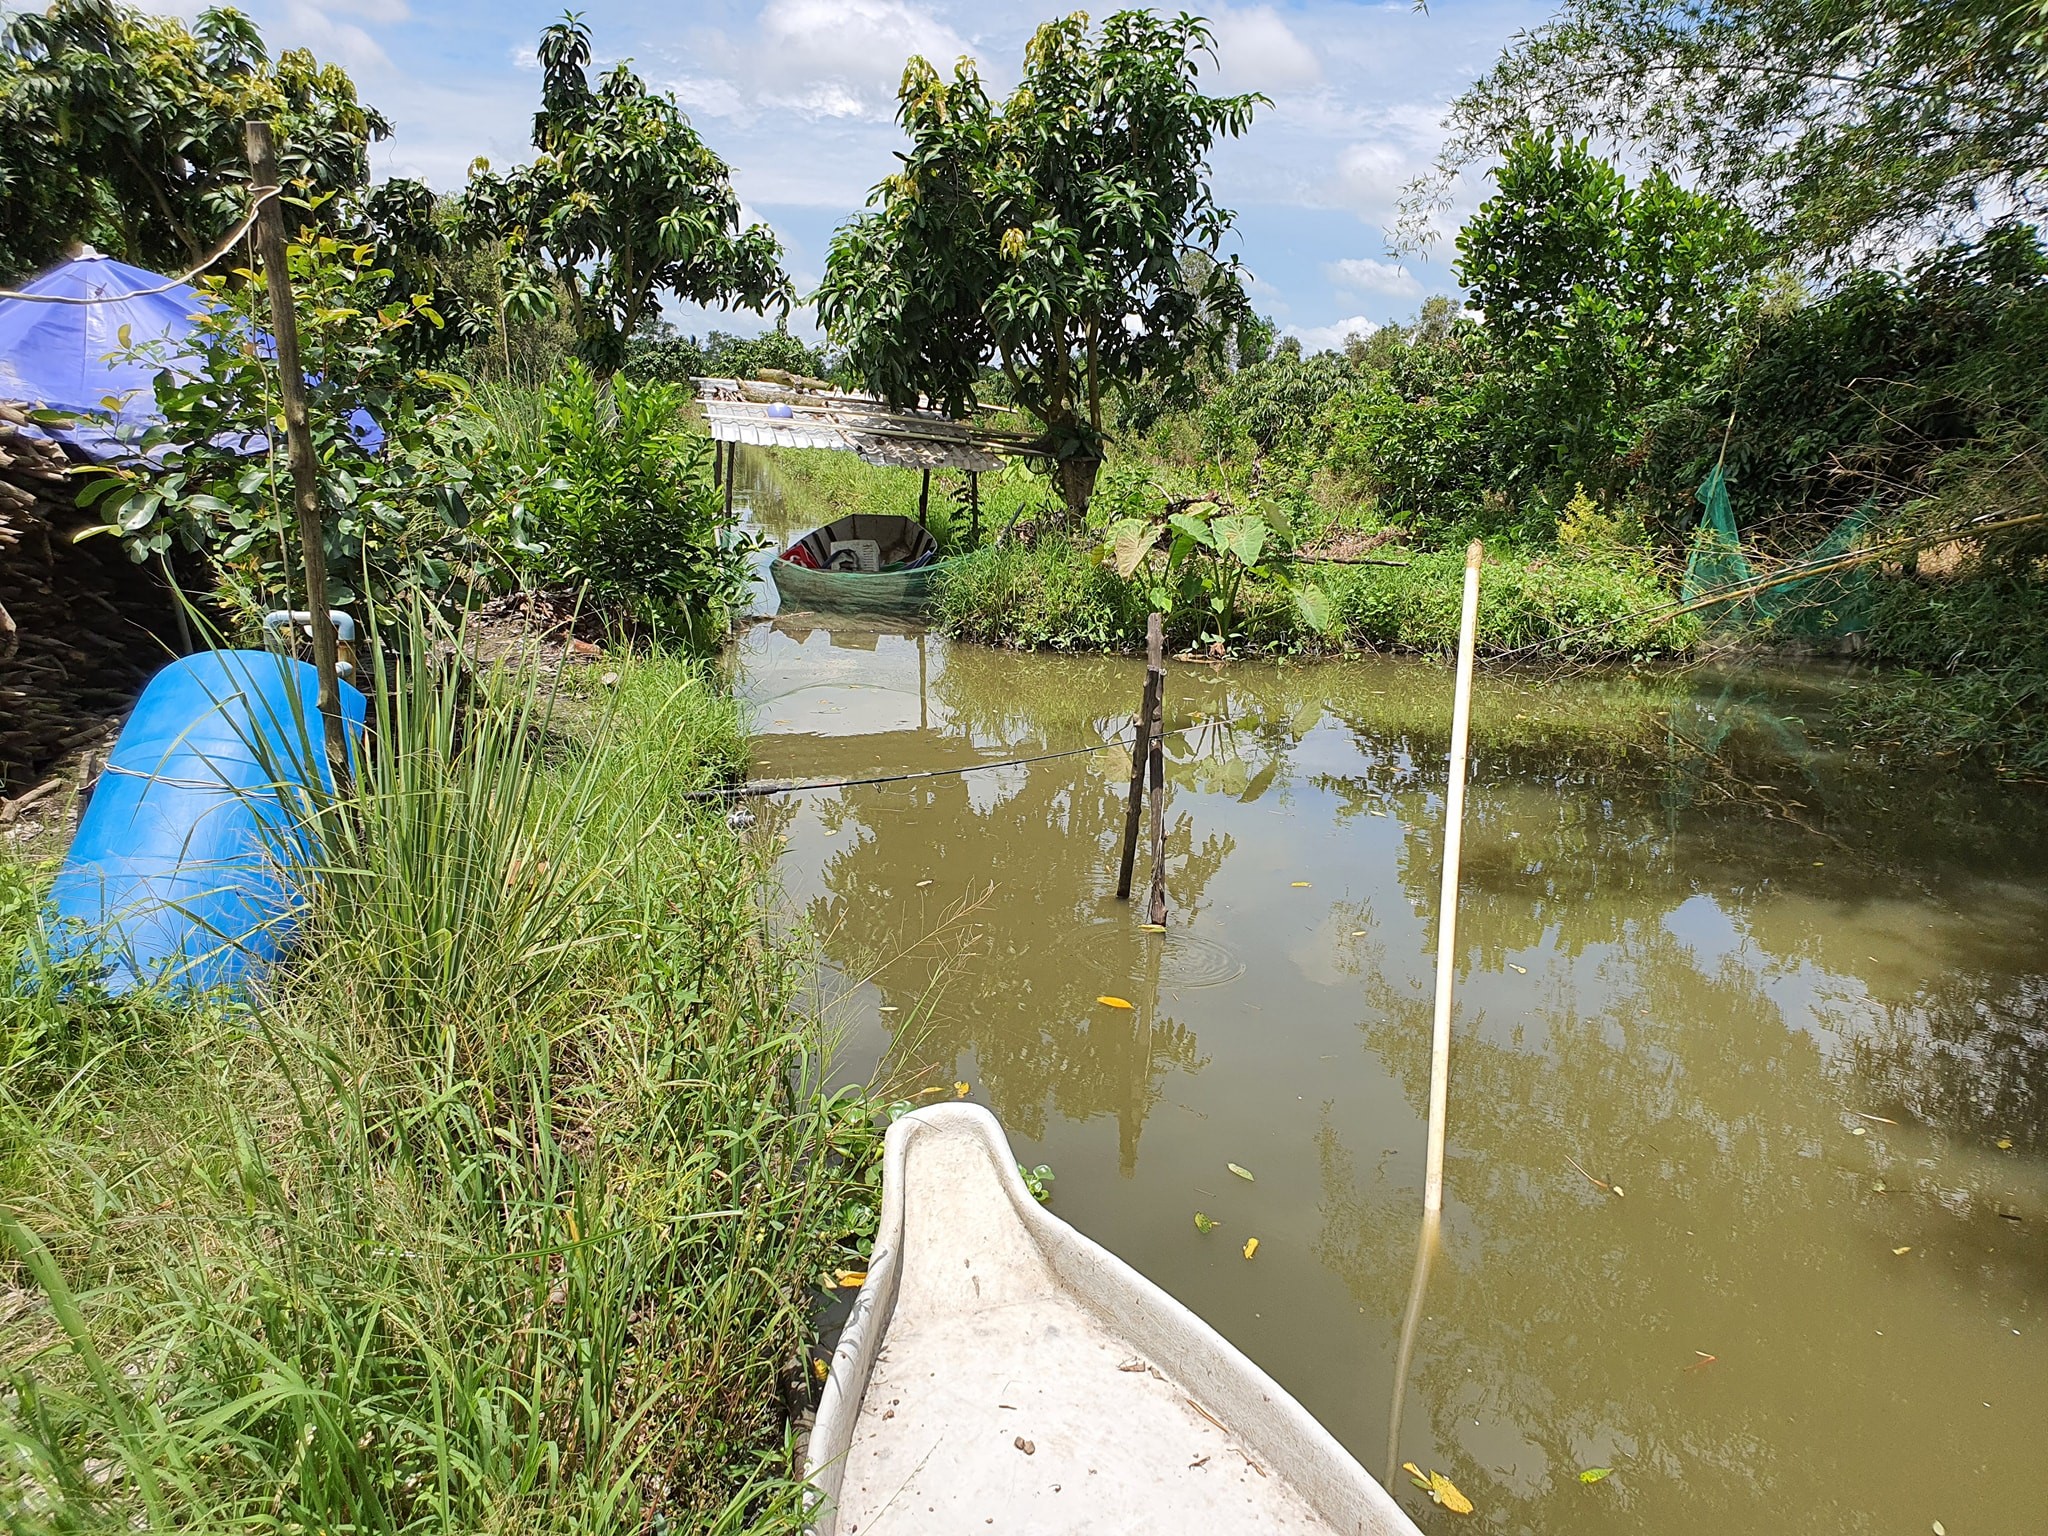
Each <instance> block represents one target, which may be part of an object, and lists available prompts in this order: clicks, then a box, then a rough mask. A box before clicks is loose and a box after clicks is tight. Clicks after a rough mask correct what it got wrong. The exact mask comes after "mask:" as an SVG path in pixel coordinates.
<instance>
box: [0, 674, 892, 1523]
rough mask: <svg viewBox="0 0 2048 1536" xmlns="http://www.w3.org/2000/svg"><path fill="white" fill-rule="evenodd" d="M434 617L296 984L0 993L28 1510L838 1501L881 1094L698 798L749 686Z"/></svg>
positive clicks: (445, 1512)
mask: <svg viewBox="0 0 2048 1536" xmlns="http://www.w3.org/2000/svg"><path fill="white" fill-rule="evenodd" d="M441 654H442V655H443V656H444V657H445V654H446V652H445V650H444V651H443V652H442V653H441ZM408 655H409V656H410V657H411V658H412V659H411V660H408V661H405V662H401V663H396V664H394V665H393V666H392V668H391V669H390V670H389V671H386V672H385V673H384V675H381V676H380V677H379V678H378V683H379V694H380V696H381V697H382V698H384V699H386V700H388V701H389V703H388V705H387V707H386V711H385V714H384V716H383V718H382V721H381V728H380V729H379V731H378V732H377V733H376V735H375V736H374V737H373V739H372V741H371V743H370V744H369V746H368V748H367V750H366V752H365V754H364V760H363V762H362V764H361V767H360V772H359V774H358V777H357V783H356V794H355V796H354V799H353V800H352V801H351V802H350V803H349V804H348V805H346V806H344V807H339V808H335V809H334V810H332V811H330V812H328V813H327V814H326V815H325V816H324V817H323V818H322V819H321V820H320V821H319V822H318V824H317V825H316V826H315V828H314V834H315V835H314V838H313V844H314V848H315V850H316V851H315V853H314V855H313V863H314V865H315V872H316V873H317V875H318V883H317V886H316V888H315V895H314V897H313V899H312V901H311V904H310V909H309V911H308V912H307V913H306V917H305V922H304V926H303V929H302V938H301V941H300V944H299V946H298V949H297V951H296V955H295V959H294V960H293V961H292V963H291V965H290V967H289V969H288V970H286V971H285V972H283V973H282V974H279V975H277V976H276V977H275V978H274V980H273V983H272V985H271V986H270V988H269V989H268V992H267V994H266V995H265V996H264V997H262V998H261V999H260V1000H258V1001H257V1002H255V1003H253V1004H235V1003H231V1002H228V1001H225V1000H216V1001H214V1002H210V1003H207V1004H203V1005H198V1006H191V1007H184V1008H179V1009H171V1008H167V1007H165V1006H163V1005H162V1004H160V1003H157V1002H153V1001H150V1000H147V999H143V1000H138V1001H133V1002H125V1003H122V1004H119V1005H108V1004H105V1003H104V1001H100V1002H97V1003H96V1002H95V1001H94V1000H93V999H92V998H91V996H90V993H89V991H87V992H81V991H79V989H78V988H76V987H75V986H74V987H73V988H72V990H71V991H70V992H69V993H66V992H65V991H64V990H63V989H62V988H61V987H57V986H52V987H48V988H45V989H44V990H43V991H42V992H39V993H37V994H35V995H34V996H31V997H28V998H23V999H16V1000H14V1001H11V1002H7V1003H4V1004H0V1010H4V1011H0V1043H4V1044H5V1046H6V1049H5V1050H4V1051H0V1060H6V1061H8V1062H9V1063H10V1065H9V1067H8V1068H7V1075H6V1077H5V1078H4V1079H0V1136H4V1137H5V1142H4V1146H5V1147H6V1149H7V1150H6V1168H7V1172H8V1175H9V1184H8V1194H7V1196H6V1208H5V1213H4V1227H5V1230H4V1236H0V1256H5V1257H0V1371H4V1375H5V1379H4V1385H0V1524H4V1525H6V1527H7V1528H8V1529H11V1530H47V1531H53V1532H55V1531H74V1530H76V1531H84V1530H98V1529H113V1528H127V1527H130V1526H131V1525H134V1524H145V1525H147V1526H148V1527H149V1528H151V1529H164V1528H189V1529H204V1530H244V1529H246V1530H280V1531H282V1530H295V1531H314V1530H318V1531H330V1530H334V1531H338V1530H350V1531H379V1532H401V1531H403V1532H411V1531H457V1530H460V1531H562V1532H597V1531H628V1530H633V1531H639V1530H649V1529H654V1530H671V1531H676V1530H690V1531H699V1530H704V1531H734V1532H737V1531H742V1530H745V1531H770V1530H794V1529H796V1528H797V1527H798V1526H799V1525H800V1524H801V1518H800V1507H799V1494H798V1490H797V1487H796V1485H795V1483H794V1481H793V1475H792V1474H793V1471H794V1468H793V1465H792V1447H791V1442H790V1435H791V1430H790V1424H791V1420H792V1416H793V1412H794V1410H795V1409H796V1408H797V1407H799V1406H800V1404H801V1401H802V1397H803V1387H802V1385H801V1384H802V1382H803V1380H804V1374H805V1370H806V1366H807V1354H806V1352H807V1348H808V1345H809V1343H810V1340H811V1336H812V1318H813V1310H814V1309H813V1305H812V1302H813V1298H814V1296H815V1294H816V1293H815V1286H816V1284H817V1283H818V1281H819V1279H820V1277H822V1276H823V1275H824V1274H825V1273H827V1272H828V1271H829V1270H830V1269H831V1268H833V1267H834V1266H835V1263H837V1262H840V1261H842V1260H843V1258H844V1256H845V1254H844V1250H843V1247H842V1239H844V1238H846V1237H847V1236H848V1234H849V1233H850V1232H851V1231H853V1230H854V1229H856V1228H859V1227H861V1226H862V1225H863V1224H864V1223H865V1222H866V1221H868V1220H869V1219H871V1216H870V1212H869V1210H868V1206H869V1204H870V1190H869V1186H868V1184H867V1183H865V1182H864V1179H865V1178H866V1177H867V1176H868V1175H869V1173H870V1171H871V1154H872V1151H873V1132H872V1130H871V1129H870V1128H869V1125H868V1121H867V1117H866V1114H865V1111H864V1109H863V1107H862V1106H861V1105H860V1104H859V1103H858V1102H856V1101H853V1100H850V1099H838V1100H826V1099H823V1098H821V1097H820V1096H819V1095H818V1094H817V1093H816V1092H815V1091H814V1090H813V1089H812V1087H811V1086H810V1085H811V1084H812V1083H814V1082H815V1081H816V1080H817V1075H818V1073H817V1067H818V1062H819V1060H820V1055H821V1051H822V1045H823V1042H821V1041H820V1040H819V1039H818V1038H817V1035H816V1032H815V1030H814V1028H813V1027H812V1026H811V1024H810V1023H809V1022H808V1021H807V1020H806V1019H805V1018H803V1017H802V1016H801V1014H800V1012H799V1010H798V1009H797V1007H796V1005H795V995H796V986H795V978H794V976H793V975H792V961H791V957H790V956H788V955H787V954H784V953H782V952H780V951H778V950H777V949H776V948H775V947H774V946H772V945H771V944H769V943H768V942H767V941H766V939H765V938H764V936H763V927H762V922H761V917H762V913H761V908H760V891H761V882H762V877H763V874H764V869H763V866H762V862H761V860H760V859H759V858H758V857H757V856H756V855H755V853H754V852H753V851H752V850H750V849H749V848H748V847H746V846H745V845H744V844H743V843H742V841H741V840H740V838H739V837H738V836H737V835H736V834H735V833H733V832H732V831H731V830H729V829H728V828H727V826H726V825H725V822H724V820H723V816H722V813H721V811H720V810H719V809H718V808H717V806H716V803H715V802H712V803H706V802H703V801H692V800H688V799H685V798H684V796H685V795H686V794H687V792H688V791H690V790H692V789H695V788H698V787H701V786H703V785H706V784H709V783H711V782H714V781H715V780H717V779H719V778H721V777H722V776H724V775H726V774H727V773H729V772H730V771H731V770H732V769H733V767H734V766H735V765H736V764H737V763H738V762H739V761H740V756H741V751H742V738H741V735H740V725H739V721H738V717H737V714H736V712H735V707H734V705H733V703H732V701H731V700H730V699H729V698H727V697H725V696H723V695H721V694H720V693H718V692H717V691H716V690H715V689H714V688H713V687H712V686H711V684H710V682H709V680H708V679H707V677H706V676H705V675H704V674H703V673H702V672H700V671H699V670H697V669H696V668H694V667H692V666H690V665H687V664H684V663H682V662H679V661H676V660H673V659H668V658H662V657H655V658H651V659H644V660H641V661H634V662H621V663H619V664H618V670H619V672H620V678H619V682H618V686H617V688H616V690H612V691H603V692H601V693H600V694H599V695H598V696H596V697H592V698H577V697H573V696H569V695H566V694H563V693H558V692H553V691H550V690H548V689H547V688H545V687H543V686H540V685H539V684H537V683H536V681H535V680H533V679H530V678H529V679H526V680H523V681H522V680H518V679H512V678H507V677H502V676H501V677H497V678H494V679H490V680H487V682H486V683H485V684H484V685H483V686H482V687H481V688H478V687H476V686H473V685H472V684H469V683H465V682H464V681H463V680H461V679H460V678H458V677H457V676H456V675H455V674H454V672H453V670H452V669H451V668H449V667H448V666H447V665H446V664H445V662H443V663H436V662H435V660H434V659H433V658H434V655H435V651H434V648H433V647H431V646H425V645H415V646H413V647H411V648H410V649H409V651H408ZM10 878H11V880H12V884H11V885H10V886H8V887H7V888H8V889H11V890H15V891H19V890H21V889H24V888H25V886H24V883H23V881H22V878H21V876H20V875H19V873H18V872H17V873H16V874H15V875H14V876H12V877H10ZM22 907H23V903H22V902H21V901H20V900H19V899H16V900H14V901H13V902H12V904H11V905H8V904H5V903H0V913H5V914H7V916H6V917H5V921H7V922H8V923H9V924H10V925H11V928H12V933H11V935H9V937H11V938H12V940H13V941H14V942H13V943H12V944H10V945H0V965H6V966H7V967H8V968H9V969H10V970H11V969H12V967H13V963H14V962H13V960H12V958H11V956H12V952H13V951H14V950H18V949H19V948H20V947H21V946H22V945H23V944H24V943H25V942H29V935H30V933H31V932H32V924H31V923H30V922H27V921H24V919H23V916H22ZM67 1010H70V1011H78V1010H83V1011H84V1012H85V1013H87V1014H90V1015H92V1016H94V1017H96V1018H100V1017H103V1018H104V1019H105V1020H107V1021H109V1022H107V1023H106V1024H104V1025H103V1026H99V1032H98V1033H96V1034H92V1035H91V1037H90V1039H89V1040H88V1039H87V1038H86V1031H85V1030H84V1028H83V1026H75V1025H73V1024H67V1023H66V1022H65V1020H66V1018H67ZM122 1021H126V1022H125V1023H123V1022H122ZM143 1021H147V1022H148V1024H149V1025H150V1027H148V1028H143V1027H138V1026H139V1024H141V1023H142V1022H143ZM67 1031H68V1032H67ZM52 1042H60V1043H61V1042H69V1043H68V1044H65V1045H64V1048H63V1049H62V1050H61V1051H60V1050H59V1049H58V1048H57V1046H56V1045H55V1044H53V1043H52Z"/></svg>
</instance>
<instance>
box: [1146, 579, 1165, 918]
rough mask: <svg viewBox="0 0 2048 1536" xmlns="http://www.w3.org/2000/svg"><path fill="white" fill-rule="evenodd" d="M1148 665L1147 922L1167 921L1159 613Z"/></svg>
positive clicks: (1150, 627)
mask: <svg viewBox="0 0 2048 1536" xmlns="http://www.w3.org/2000/svg"><path fill="white" fill-rule="evenodd" d="M1145 666H1146V669H1147V671H1149V672H1150V674H1151V680H1150V681H1151V686H1150V692H1151V693H1152V696H1153V699H1152V735H1151V739H1150V741H1149V742H1148V743H1147V745H1146V748H1145V762H1146V777H1147V778H1148V779H1150V781H1151V795H1150V798H1151V801H1152V902H1151V907H1150V909H1149V910H1148V911H1147V913H1146V917H1145V920H1146V921H1147V922H1150V923H1155V924H1163V923H1164V922H1165V921H1166V724H1165V721H1164V720H1163V719H1162V718H1161V717H1162V716H1164V714H1165V713H1166V642H1165V638H1164V635H1163V633H1162V629H1161V621H1160V617H1159V615H1158V614H1156V613H1155V614H1153V615H1152V617H1151V618H1150V619H1148V620H1147V621H1146V624H1145Z"/></svg>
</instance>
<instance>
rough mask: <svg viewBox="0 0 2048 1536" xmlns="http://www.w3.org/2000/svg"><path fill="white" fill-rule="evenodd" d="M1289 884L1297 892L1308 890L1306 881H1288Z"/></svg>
mask: <svg viewBox="0 0 2048 1536" xmlns="http://www.w3.org/2000/svg"><path fill="white" fill-rule="evenodd" d="M1289 883H1290V884H1291V885H1292V886H1293V887H1294V889H1296V890H1297V891H1305V890H1307V889H1308V882H1307V881H1306V880H1294V881H1290V882H1289Z"/></svg>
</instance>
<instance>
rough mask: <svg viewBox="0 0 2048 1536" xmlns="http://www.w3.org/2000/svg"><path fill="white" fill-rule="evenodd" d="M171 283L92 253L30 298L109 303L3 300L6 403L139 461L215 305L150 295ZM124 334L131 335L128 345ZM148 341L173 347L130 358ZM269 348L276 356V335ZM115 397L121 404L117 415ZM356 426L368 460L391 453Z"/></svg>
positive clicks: (83, 447) (1, 382) (2, 390)
mask: <svg viewBox="0 0 2048 1536" xmlns="http://www.w3.org/2000/svg"><path fill="white" fill-rule="evenodd" d="M167 281H169V279H167V278H165V277H162V276H160V275H159V274H157V273H155V272H145V271H144V270H143V269H142V268H140V267H131V266H129V265H128V263H127V262H125V261H116V260H114V258H113V257H111V256H102V255H100V254H99V253H97V252H91V253H89V254H87V255H84V256H79V257H75V258H73V259H72V260H70V261H66V262H63V263H61V264H59V265H58V266H55V267H52V268H51V269H50V270H49V271H47V272H45V273H43V274H42V275H41V276H40V277H38V278H36V279H35V280H34V281H33V282H30V283H27V284H24V285H23V287H22V289H21V292H23V293H25V294H35V295H38V296H45V295H47V296H51V297H57V298H66V299H94V300H100V301H103V302H97V303H91V304H38V303H35V302H34V301H33V300H30V299H0V400H18V401H21V402H23V403H24V404H27V405H29V406H33V407H36V408H39V409H45V410H52V411H63V412H65V413H67V414H76V415H78V416H79V418H80V419H79V420H78V422H77V424H76V425H75V426H71V427H44V428H42V429H41V430H42V432H43V433H44V435H45V436H48V437H53V438H55V439H56V440H57V441H58V442H61V443H64V444H66V445H68V446H70V447H72V448H74V449H76V450H77V451H78V452H80V453H82V454H84V455H85V456H86V457H87V458H90V459H96V460H105V459H114V458H123V457H126V456H129V455H131V454H133V453H134V452H135V451H136V446H137V444H138V442H139V441H140V439H141V437H142V434H143V432H144V431H145V430H146V429H147V428H149V427H152V426H155V425H157V424H158V423H159V422H161V420H162V417H161V416H159V415H158V414H157V408H156V389H155V382H156V376H157V374H158V373H160V372H161V371H163V369H164V368H165V367H166V366H168V367H169V368H170V369H171V370H172V371H173V372H181V371H186V372H196V371H197V369H198V359H197V357H196V356H194V355H193V354H192V353H190V352H185V351H182V350H181V348H180V344H182V343H183V342H184V341H185V339H186V338H187V337H189V336H190V335H191V334H192V332H193V329H194V325H193V322H194V320H195V319H196V318H197V317H198V316H199V315H200V314H202V313H204V312H205V311H206V310H207V309H209V308H210V307H212V305H213V303H214V301H213V300H212V299H209V298H208V297H207V296H206V295H205V294H203V293H201V292H200V291H199V290H198V289H196V288H194V287H192V286H191V285H190V284H189V283H179V284H177V285H176V286H175V287H173V288H171V289H170V290H169V291H168V292H165V293H150V292H148V291H147V290H149V289H153V288H162V287H163V286H164V284H165V283H166V282H167ZM123 326H126V327H127V328H128V339H127V341H126V342H125V343H124V342H123V341H122V339H121V328H122V327H123ZM145 342H169V343H171V344H172V345H170V346H168V347H164V348H162V349H161V351H160V353H159V355H158V356H157V358H156V360H153V361H148V362H144V361H140V360H136V361H128V360H126V359H125V358H124V354H125V353H126V352H127V351H128V349H129V348H130V347H131V346H134V347H139V346H141V345H143V344H144V343H145ZM264 349H265V351H266V352H267V351H268V350H269V338H268V337H265V338H264ZM109 397H113V398H114V399H115V402H116V403H115V406H114V407H113V408H112V409H111V410H110V408H109V407H108V405H107V400H108V399H109ZM350 425H351V427H352V428H353V430H354V432H355V437H356V441H357V442H359V443H361V444H362V446H363V449H364V451H365V452H369V453H374V452H376V451H377V449H379V448H381V447H382V446H383V444H384V434H383V432H382V431H381V430H379V428H378V426H377V424H376V423H375V422H374V421H372V420H371V419H370V417H369V416H368V415H367V414H366V413H364V412H362V411H358V412H356V413H355V415H354V416H353V417H352V418H351V419H350ZM223 446H227V445H223ZM263 446H264V445H263V443H262V441H261V440H260V439H251V440H250V441H249V443H248V445H247V451H248V452H252V453H255V452H260V451H262V448H263Z"/></svg>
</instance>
